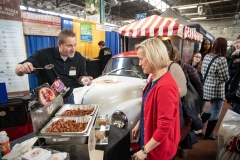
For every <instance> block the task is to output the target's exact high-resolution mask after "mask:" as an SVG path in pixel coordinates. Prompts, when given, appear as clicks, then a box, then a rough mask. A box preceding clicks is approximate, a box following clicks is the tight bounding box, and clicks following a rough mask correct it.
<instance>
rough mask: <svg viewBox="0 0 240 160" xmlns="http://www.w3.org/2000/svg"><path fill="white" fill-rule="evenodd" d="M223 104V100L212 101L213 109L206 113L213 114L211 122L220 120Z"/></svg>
mask: <svg viewBox="0 0 240 160" xmlns="http://www.w3.org/2000/svg"><path fill="white" fill-rule="evenodd" d="M223 102H224V101H223V99H221V98H217V99H212V100H210V103H211V107H210V108H209V109H208V110H206V111H205V113H210V114H211V117H210V118H209V120H210V121H214V120H218V118H219V115H220V113H221V111H222V106H223Z"/></svg>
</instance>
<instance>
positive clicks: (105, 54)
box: [98, 41, 112, 71]
mask: <svg viewBox="0 0 240 160" xmlns="http://www.w3.org/2000/svg"><path fill="white" fill-rule="evenodd" d="M98 46H99V47H100V48H101V49H100V51H99V55H98V59H99V60H100V63H101V71H103V70H104V68H105V66H106V65H107V62H108V60H109V59H110V58H111V57H112V51H111V49H110V48H107V47H106V46H105V42H104V41H100V42H98Z"/></svg>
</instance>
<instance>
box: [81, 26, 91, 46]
mask: <svg viewBox="0 0 240 160" xmlns="http://www.w3.org/2000/svg"><path fill="white" fill-rule="evenodd" d="M80 32H81V35H80V39H81V41H82V42H92V24H89V23H83V22H81V23H80Z"/></svg>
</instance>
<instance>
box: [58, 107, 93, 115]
mask: <svg viewBox="0 0 240 160" xmlns="http://www.w3.org/2000/svg"><path fill="white" fill-rule="evenodd" d="M93 110H94V108H92V109H88V110H82V109H80V108H78V109H73V110H66V111H64V112H63V114H62V116H83V115H89V114H91V113H92V112H93Z"/></svg>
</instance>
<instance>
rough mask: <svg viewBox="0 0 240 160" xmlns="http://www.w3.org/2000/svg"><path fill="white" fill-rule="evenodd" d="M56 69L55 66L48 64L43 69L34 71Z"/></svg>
mask: <svg viewBox="0 0 240 160" xmlns="http://www.w3.org/2000/svg"><path fill="white" fill-rule="evenodd" d="M53 67H54V65H53V64H47V65H46V66H44V67H43V68H34V69H52V68H53Z"/></svg>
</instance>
